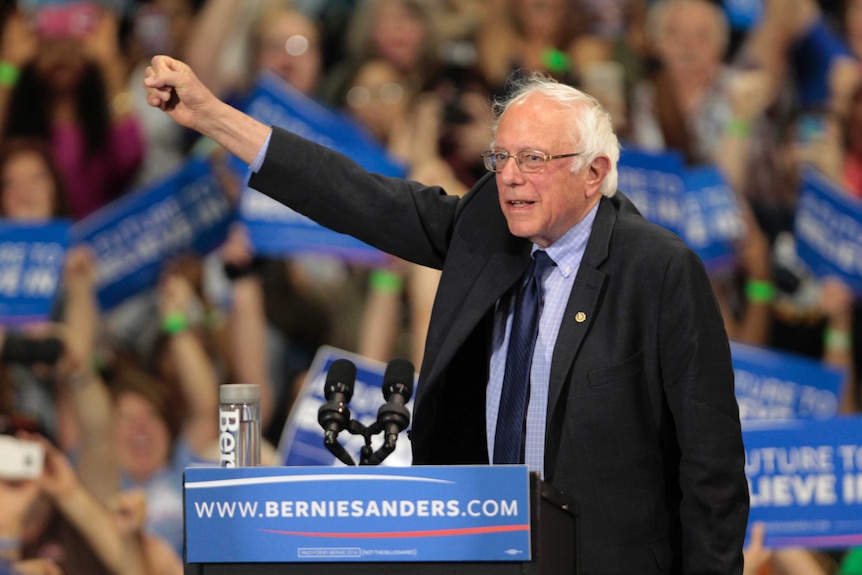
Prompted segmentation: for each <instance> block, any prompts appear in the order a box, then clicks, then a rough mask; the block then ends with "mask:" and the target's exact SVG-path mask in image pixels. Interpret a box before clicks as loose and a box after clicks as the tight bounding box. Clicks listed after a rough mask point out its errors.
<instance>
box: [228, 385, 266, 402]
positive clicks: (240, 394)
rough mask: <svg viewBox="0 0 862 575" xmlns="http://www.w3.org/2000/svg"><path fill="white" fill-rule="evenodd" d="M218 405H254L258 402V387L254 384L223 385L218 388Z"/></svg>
mask: <svg viewBox="0 0 862 575" xmlns="http://www.w3.org/2000/svg"><path fill="white" fill-rule="evenodd" d="M218 398H219V402H220V403H256V402H259V401H260V386H259V385H258V384H256V383H224V384H222V385H221V386H220V387H219V392H218Z"/></svg>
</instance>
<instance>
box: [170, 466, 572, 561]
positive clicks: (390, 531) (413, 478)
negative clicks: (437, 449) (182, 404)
mask: <svg viewBox="0 0 862 575" xmlns="http://www.w3.org/2000/svg"><path fill="white" fill-rule="evenodd" d="M184 498H185V538H186V553H185V555H186V556H185V573H186V575H192V574H194V575H227V574H240V573H242V574H248V575H275V574H282V573H285V574H293V573H296V574H315V575H317V574H324V575H325V574H328V573H333V574H334V573H338V574H345V573H346V574H350V573H358V574H365V573H367V574H371V573H380V572H383V571H384V570H385V572H386V573H387V574H388V575H398V574H401V573H404V574H407V573H409V574H411V575H413V574H424V573H428V574H431V573H434V574H472V573H476V574H486V573H487V574H491V573H493V574H508V573H512V574H515V573H521V574H536V575H538V574H542V575H551V574H558V573H559V574H563V573H565V574H566V575H570V574H573V573H578V572H579V568H578V510H577V504H576V502H575V501H573V500H572V499H571V498H569V497H566V496H565V495H564V494H562V493H560V492H558V491H556V490H554V489H553V488H551V487H550V486H549V485H547V484H545V483H543V482H542V481H541V480H540V479H539V476H538V474H531V473H529V472H528V470H527V468H526V467H525V466H487V465H485V466H412V467H400V468H399V467H372V466H359V467H255V468H235V469H221V468H189V469H187V470H186V474H185V485H184Z"/></svg>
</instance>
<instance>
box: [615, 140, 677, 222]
mask: <svg viewBox="0 0 862 575" xmlns="http://www.w3.org/2000/svg"><path fill="white" fill-rule="evenodd" d="M683 169H684V164H683V160H682V156H680V155H679V154H678V153H676V152H659V153H653V152H647V151H643V150H637V149H631V148H626V149H624V150H622V152H621V153H620V161H619V164H618V170H619V189H620V190H622V191H623V192H624V193H625V194H626V196H628V197H629V199H630V200H631V201H632V202H633V203H634V205H635V206H637V208H638V210H640V213H641V214H642V215H643V217H645V218H646V219H648V220H649V221H651V222H653V223H656V224H658V225H660V226H662V227H665V228H667V229H669V230H670V231H672V232H675V233H677V234H680V235H682V234H681V233H680V229H681V226H682V197H683V194H684V193H685V183H684V182H683V179H682V173H683Z"/></svg>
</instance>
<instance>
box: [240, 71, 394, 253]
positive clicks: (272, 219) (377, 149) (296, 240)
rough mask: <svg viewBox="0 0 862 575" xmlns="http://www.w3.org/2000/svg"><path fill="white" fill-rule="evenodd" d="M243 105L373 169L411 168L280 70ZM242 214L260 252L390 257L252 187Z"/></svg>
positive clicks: (389, 172)
mask: <svg viewBox="0 0 862 575" xmlns="http://www.w3.org/2000/svg"><path fill="white" fill-rule="evenodd" d="M243 109H244V110H245V112H246V113H248V114H249V115H250V116H252V117H254V118H256V119H258V120H260V121H261V122H263V123H265V124H269V125H273V126H279V127H281V128H284V129H286V130H289V131H291V132H293V133H295V134H298V135H300V136H303V137H305V138H307V139H309V140H311V141H313V142H316V143H318V144H321V145H323V146H326V147H327V148H330V149H332V150H335V151H336V152H340V153H342V154H344V155H345V156H347V157H349V158H351V159H352V160H354V161H355V162H357V163H358V164H359V165H361V166H362V167H363V168H365V169H366V170H368V171H370V172H375V173H378V174H382V175H384V176H395V177H403V176H404V175H405V174H406V168H405V166H404V165H403V164H402V163H400V162H399V161H397V160H395V159H394V158H393V157H392V156H391V155H390V154H389V153H388V152H387V151H386V149H385V148H384V147H383V146H382V145H381V144H380V143H379V142H377V141H376V140H375V139H374V138H373V137H372V136H371V135H369V134H368V133H367V132H366V131H365V130H364V129H363V128H362V127H360V126H359V125H358V124H357V123H356V122H354V121H353V120H352V119H350V118H349V117H347V116H345V115H344V114H341V113H339V112H336V111H334V110H331V109H329V108H327V107H325V106H322V105H321V104H318V103H317V102H315V101H313V100H311V99H309V98H307V97H305V96H304V95H302V94H301V93H299V92H297V91H296V90H294V89H293V88H292V87H291V86H290V85H288V84H286V83H285V82H283V81H282V80H280V79H278V78H275V77H274V76H271V75H262V76H261V77H260V78H259V79H258V82H257V84H256V86H255V89H254V90H253V91H252V93H251V95H250V96H249V98H248V100H247V101H246V103H245V104H244V106H243ZM289 185H290V183H289V182H285V186H289ZM240 214H241V217H242V220H243V221H244V222H245V224H246V226H247V228H248V230H249V235H250V238H251V242H252V245H253V246H254V247H255V249H256V251H257V252H259V253H263V254H270V255H289V254H292V253H298V252H324V253H328V254H332V255H335V256H338V257H341V258H343V259H345V260H348V261H352V262H356V263H365V264H368V265H379V264H381V263H383V262H384V261H385V256H384V255H383V254H382V253H380V252H378V251H377V250H375V249H374V248H371V247H370V246H368V245H367V244H364V243H362V242H360V241H359V240H356V239H354V238H352V237H350V236H347V235H344V234H339V233H337V232H334V231H331V230H328V229H326V228H324V227H322V226H320V225H318V224H317V223H315V222H312V221H311V220H309V219H308V218H306V217H304V216H302V215H300V214H297V213H296V212H294V211H293V210H291V209H290V208H288V207H286V206H283V205H281V204H279V203H278V202H275V201H274V200H272V199H270V198H268V197H266V196H264V195H263V194H261V193H260V192H258V191H256V190H253V189H251V188H248V187H247V188H245V189H244V190H243V192H242V194H241V205H240Z"/></svg>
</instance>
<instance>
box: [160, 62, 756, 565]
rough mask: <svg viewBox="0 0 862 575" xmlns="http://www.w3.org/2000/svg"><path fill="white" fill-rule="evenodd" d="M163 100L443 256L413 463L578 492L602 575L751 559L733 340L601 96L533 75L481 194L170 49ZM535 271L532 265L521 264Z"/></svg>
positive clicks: (309, 194)
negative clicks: (495, 471) (300, 121)
mask: <svg viewBox="0 0 862 575" xmlns="http://www.w3.org/2000/svg"><path fill="white" fill-rule="evenodd" d="M144 83H145V86H146V87H147V89H148V92H149V95H148V100H149V103H150V104H151V105H153V106H158V107H161V108H162V109H164V110H165V111H166V112H167V113H168V114H169V115H170V116H171V117H172V118H174V119H175V120H176V121H177V122H179V123H180V124H182V125H184V126H189V127H192V128H194V129H196V130H198V131H200V132H201V133H203V134H205V135H207V136H210V137H211V138H213V139H215V140H216V141H218V142H219V143H221V144H222V145H223V146H225V147H226V148H227V149H228V150H230V151H231V152H233V153H234V154H236V155H237V156H239V157H240V158H242V159H243V160H245V161H246V162H248V163H249V164H250V165H251V167H252V170H253V171H254V172H255V174H254V176H253V177H252V179H251V185H252V186H254V187H256V188H257V189H259V190H261V191H263V192H264V193H267V194H269V195H271V196H272V197H274V198H276V199H278V200H279V201H282V202H284V203H285V204H288V205H289V206H290V207H292V208H293V209H295V210H297V211H299V212H301V213H304V214H306V215H308V216H309V217H311V218H313V219H315V220H317V221H318V222H320V223H321V224H323V225H325V226H327V227H330V228H332V229H334V230H337V231H340V232H344V233H348V234H352V235H354V236H356V237H358V238H360V239H362V240H364V241H366V242H368V243H369V244H371V245H374V246H376V247H378V248H380V249H381V250H384V251H387V252H390V253H392V254H394V255H396V256H398V257H401V258H404V259H407V260H410V261H413V262H416V263H419V264H423V265H427V266H431V267H436V268H441V269H442V270H443V271H442V276H441V280H440V287H439V290H438V293H437V298H436V301H435V305H434V310H433V315H432V319H431V324H430V327H429V332H428V339H427V344H426V351H425V359H424V362H423V364H422V368H421V371H420V375H419V385H418V391H417V397H416V404H415V408H414V420H413V429H412V435H411V439H412V446H413V458H414V463H417V464H482V463H495V464H497V463H526V465H528V466H529V468H530V469H532V470H535V471H538V472H540V473H542V474H543V477H544V479H545V481H547V482H550V483H551V484H552V485H554V486H555V487H556V488H558V489H560V490H562V491H565V492H567V493H568V494H569V495H571V496H572V497H574V498H575V499H577V500H578V501H579V502H580V509H581V536H582V539H581V558H580V561H581V567H582V571H583V573H585V574H596V573H624V574H633V573H637V574H639V575H642V574H647V573H715V574H721V575H727V574H729V573H741V572H742V542H743V537H744V532H745V526H746V521H747V513H748V491H747V484H746V480H745V476H744V474H743V463H744V456H743V447H742V437H741V431H740V425H739V417H738V412H737V406H736V400H735V398H734V393H733V371H732V368H731V362H730V352H729V346H728V342H727V336H726V334H725V331H724V327H723V325H722V320H721V316H720V315H719V311H718V308H717V306H716V302H715V299H714V296H713V293H712V291H711V288H710V284H709V280H708V279H707V276H706V274H705V272H704V269H703V266H702V265H701V262H700V260H699V259H698V258H697V256H696V255H695V254H694V253H693V252H692V251H691V250H689V249H688V248H687V247H686V246H685V245H684V244H683V243H682V242H681V241H680V240H679V238H677V237H676V236H674V235H673V234H671V233H669V232H667V231H665V230H663V229H661V228H659V227H657V226H654V225H652V224H650V223H648V222H647V221H646V220H644V219H643V218H642V217H641V216H640V215H639V214H638V213H637V210H636V209H635V208H634V206H633V205H632V204H631V203H630V202H629V201H628V200H627V199H626V198H625V197H624V196H623V195H622V194H621V193H615V192H616V190H615V188H616V162H617V158H618V155H619V145H618V142H617V138H616V136H615V134H614V133H613V129H612V127H611V123H610V119H609V117H608V115H607V114H606V113H605V112H604V110H602V109H601V107H600V106H599V105H598V104H597V102H596V101H595V100H594V99H593V98H591V97H589V96H587V95H585V94H583V93H582V92H579V91H577V90H575V89H573V88H570V87H568V86H564V85H561V84H557V83H555V82H553V81H551V80H548V79H547V78H541V77H533V78H530V79H527V80H525V81H524V82H522V83H521V84H520V85H518V86H515V89H514V91H513V92H512V93H511V95H510V97H509V98H508V99H507V101H506V102H503V103H502V104H501V105H500V109H499V110H498V111H499V112H500V113H499V116H498V123H497V126H496V129H495V141H494V143H493V146H492V148H491V149H490V150H488V151H487V152H485V153H484V154H483V156H484V158H485V165H486V167H487V168H488V169H489V170H490V171H491V172H493V176H491V175H489V176H488V177H486V178H483V179H482V180H480V181H479V182H478V183H477V184H476V186H475V187H474V189H473V190H471V191H470V192H469V193H468V194H467V195H465V196H464V197H463V198H459V197H456V196H448V195H446V194H445V193H444V191H443V190H441V189H439V188H433V187H426V186H423V185H421V184H418V183H416V182H409V181H404V180H399V179H391V178H384V177H381V176H378V175H374V174H370V173H367V172H365V171H364V170H362V169H361V168H360V167H359V166H357V165H356V164H355V163H353V162H351V161H350V160H348V159H346V158H344V157H342V156H340V155H338V154H336V153H333V152H331V151H329V150H327V149H325V148H323V147H320V146H317V145H314V144H312V143H309V142H307V141H305V140H303V139H301V138H299V137H297V136H295V135H293V134H290V133H288V132H285V131H283V130H280V129H278V128H270V127H268V126H264V125H262V124H260V123H259V122H257V121H255V120H253V119H251V118H249V117H248V116H245V115H243V114H241V113H240V112H238V111H237V110H235V109H233V108H230V107H228V106H227V105H225V104H224V103H222V102H220V101H219V100H217V99H216V98H215V97H214V96H213V95H212V94H211V93H210V92H209V91H208V90H206V88H205V87H204V86H203V85H201V83H200V82H199V81H198V80H197V78H196V76H195V75H194V73H193V72H192V71H191V70H190V69H189V68H188V66H186V65H185V64H183V63H182V62H178V61H176V60H173V59H170V58H167V57H156V58H154V60H153V62H152V66H151V67H150V68H149V69H148V71H147V73H146V78H145V80H144ZM525 270H526V271H525Z"/></svg>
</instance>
